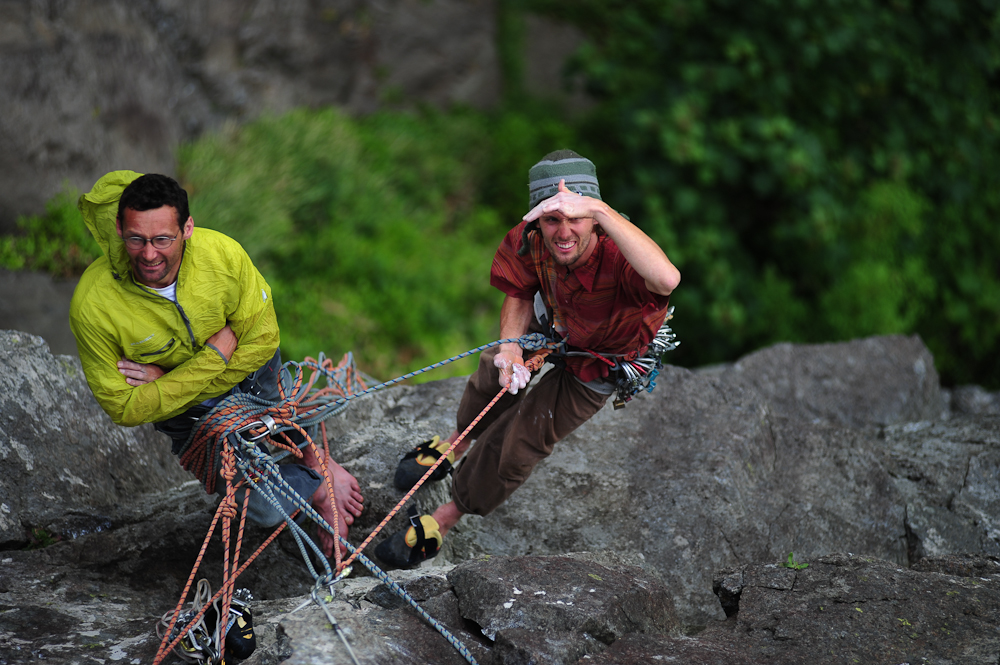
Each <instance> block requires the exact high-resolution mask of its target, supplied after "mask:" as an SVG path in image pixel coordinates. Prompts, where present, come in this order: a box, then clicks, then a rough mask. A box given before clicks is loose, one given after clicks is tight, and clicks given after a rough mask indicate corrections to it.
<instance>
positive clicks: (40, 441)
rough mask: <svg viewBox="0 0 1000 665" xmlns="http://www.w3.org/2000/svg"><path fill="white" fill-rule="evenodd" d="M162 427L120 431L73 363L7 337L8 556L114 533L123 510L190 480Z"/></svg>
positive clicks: (33, 340) (0, 384) (0, 537)
mask: <svg viewBox="0 0 1000 665" xmlns="http://www.w3.org/2000/svg"><path fill="white" fill-rule="evenodd" d="M163 441H164V439H163V437H162V435H160V434H158V433H157V432H155V431H154V430H153V428H152V426H148V425H147V426H143V427H137V428H134V429H128V428H123V427H116V426H114V425H113V424H112V423H111V421H110V420H109V419H108V417H107V415H106V414H105V413H104V412H103V411H102V410H101V408H100V407H99V406H98V405H97V402H96V401H95V400H94V396H93V394H92V393H91V392H90V388H88V387H87V383H86V381H85V380H84V377H83V370H82V369H81V367H80V361H79V359H78V358H76V357H73V356H53V355H52V354H50V353H49V350H48V346H47V345H46V344H45V340H43V339H42V338H41V337H36V336H34V335H29V334H26V333H19V332H15V331H10V330H4V331H0V547H11V546H16V545H23V544H26V543H28V541H29V540H30V539H31V537H32V530H34V529H40V530H43V531H44V532H45V535H42V534H41V533H40V534H39V536H40V537H42V538H49V537H53V538H75V537H78V536H80V535H83V534H86V533H89V532H93V531H102V530H107V529H109V528H111V527H112V526H113V525H112V523H111V519H110V518H111V513H112V512H114V511H115V509H116V506H118V505H121V504H129V503H131V502H132V501H134V499H135V497H136V496H137V495H139V494H143V493H147V492H155V491H161V490H166V489H169V488H171V487H173V486H175V485H178V484H180V483H182V482H184V481H186V480H189V479H190V477H189V476H188V475H187V474H186V473H185V472H184V471H183V470H182V469H181V468H180V465H178V464H177V461H176V460H175V459H174V458H173V456H172V455H171V454H170V450H169V447H167V446H164V445H163Z"/></svg>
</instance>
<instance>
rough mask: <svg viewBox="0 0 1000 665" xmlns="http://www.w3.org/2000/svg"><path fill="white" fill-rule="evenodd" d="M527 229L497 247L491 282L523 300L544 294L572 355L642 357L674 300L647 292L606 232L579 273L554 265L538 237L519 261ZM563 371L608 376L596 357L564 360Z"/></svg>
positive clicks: (531, 237)
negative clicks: (575, 352)
mask: <svg viewBox="0 0 1000 665" xmlns="http://www.w3.org/2000/svg"><path fill="white" fill-rule="evenodd" d="M526 223H527V222H521V223H520V224H518V225H517V226H515V227H514V228H513V229H511V230H510V231H509V232H508V233H507V235H506V236H505V237H504V239H503V241H502V242H501V243H500V248H499V249H497V253H496V255H495V256H494V257H493V267H492V269H491V270H490V284H492V285H493V286H495V287H496V288H498V289H500V290H501V291H503V292H504V293H506V294H507V295H509V296H511V297H513V298H520V299H521V300H532V299H533V298H534V297H535V292H536V291H541V292H542V297H543V298H544V299H545V303H546V305H548V307H549V309H550V310H551V311H552V314H553V316H552V318H553V325H554V326H555V329H556V332H558V333H559V334H560V335H562V336H563V339H565V340H566V342H567V344H568V345H569V346H571V347H574V348H572V349H570V350H583V349H586V350H590V351H595V352H597V353H605V354H622V355H623V356H624V358H625V359H627V360H631V359H634V358H636V357H638V356H640V355H641V354H642V353H643V352H644V351H645V350H646V347H647V346H648V345H649V343H650V341H652V339H653V337H654V336H655V335H656V332H657V331H658V330H659V329H660V326H661V325H662V324H663V319H664V318H666V315H667V307H668V305H669V303H670V297H669V296H662V295H660V294H658V293H652V292H651V291H650V290H649V289H647V288H646V282H645V280H644V279H643V278H642V277H640V276H639V274H638V273H637V272H636V271H635V269H634V268H632V266H631V265H629V263H628V261H626V260H625V257H624V256H622V253H621V252H620V251H619V249H618V245H616V244H615V242H614V241H613V240H612V239H611V238H609V237H608V236H607V235H605V234H604V233H603V232H602V233H600V234H599V235H598V244H597V247H596V248H595V249H594V253H593V254H591V255H590V259H589V260H588V261H587V263H585V264H584V265H582V266H580V267H578V268H577V269H576V270H569V269H567V268H566V267H564V266H560V265H559V264H557V263H556V262H555V261H554V260H553V259H552V256H551V254H550V253H549V251H548V249H546V248H545V245H544V243H543V242H542V234H541V232H540V231H536V232H534V233H531V234H530V235H529V236H528V240H529V243H530V249H529V251H528V253H527V254H525V255H524V256H518V255H517V250H518V249H520V247H521V234H522V230H523V228H524V225H525V224H526ZM566 368H567V370H569V371H570V372H571V373H572V374H573V375H574V376H576V377H577V378H578V379H580V380H581V381H584V382H588V381H593V380H594V379H597V378H600V377H605V376H607V375H608V371H609V370H610V367H609V366H608V364H607V363H605V362H603V361H601V360H599V359H597V358H593V357H581V356H567V358H566Z"/></svg>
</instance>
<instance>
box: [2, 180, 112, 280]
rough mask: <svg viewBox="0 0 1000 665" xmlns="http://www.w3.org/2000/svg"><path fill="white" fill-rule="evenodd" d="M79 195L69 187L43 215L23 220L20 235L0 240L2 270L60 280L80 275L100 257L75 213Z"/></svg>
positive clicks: (4, 237)
mask: <svg viewBox="0 0 1000 665" xmlns="http://www.w3.org/2000/svg"><path fill="white" fill-rule="evenodd" d="M79 197H80V193H79V192H78V191H76V190H74V189H72V188H71V187H69V186H68V185H66V186H64V187H63V191H62V192H60V193H59V194H57V195H56V196H55V197H54V198H53V199H52V200H50V201H49V202H48V203H47V204H46V205H45V214H44V215H30V216H27V217H20V218H18V220H17V226H18V229H19V230H20V232H21V233H20V234H18V235H12V236H0V266H3V267H4V268H8V269H10V270H41V271H44V272H49V273H52V274H53V275H57V276H60V277H72V276H74V275H79V274H81V273H82V272H83V271H84V269H85V268H86V267H87V266H88V265H90V263H91V262H92V261H93V260H94V259H96V258H97V257H99V256H100V255H101V249H100V247H98V246H97V242H96V241H95V240H94V238H93V237H92V236H91V235H90V232H89V231H87V228H86V227H85V226H84V225H83V221H82V219H81V218H80V213H79V211H77V209H76V200H77V199H78V198H79Z"/></svg>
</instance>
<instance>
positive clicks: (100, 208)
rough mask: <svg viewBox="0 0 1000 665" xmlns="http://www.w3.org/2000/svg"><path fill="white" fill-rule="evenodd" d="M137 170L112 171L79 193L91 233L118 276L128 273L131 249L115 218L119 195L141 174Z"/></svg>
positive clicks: (85, 221)
mask: <svg viewBox="0 0 1000 665" xmlns="http://www.w3.org/2000/svg"><path fill="white" fill-rule="evenodd" d="M141 175H142V174H141V173H136V172H135V171H112V172H111V173H108V174H107V175H105V176H103V177H102V178H101V179H100V180H98V181H97V182H96V183H94V187H93V189H91V190H90V191H89V192H87V193H86V194H84V195H83V196H81V197H80V200H79V201H77V204H76V207H77V208H79V210H80V214H81V215H83V221H84V223H86V224H87V228H88V229H89V230H90V234H91V235H92V236H94V240H96V241H97V244H98V245H100V247H101V251H102V252H104V256H106V257H108V262H109V263H110V264H111V270H112V271H113V272H114V273H115V277H116V278H117V277H121V276H123V275H127V274H129V260H128V252H126V251H125V242H124V241H123V240H122V239H121V238H120V237H119V236H118V229H117V225H116V221H115V220H116V219H117V217H118V199H120V198H121V197H122V192H124V191H125V188H126V187H128V186H129V184H130V183H131V182H132V181H133V180H135V179H136V178H138V177H139V176H141Z"/></svg>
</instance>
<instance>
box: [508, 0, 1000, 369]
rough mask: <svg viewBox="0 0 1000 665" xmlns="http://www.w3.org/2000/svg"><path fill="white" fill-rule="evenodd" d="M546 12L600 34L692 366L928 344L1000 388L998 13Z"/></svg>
mask: <svg viewBox="0 0 1000 665" xmlns="http://www.w3.org/2000/svg"><path fill="white" fill-rule="evenodd" d="M508 2H513V3H515V4H517V5H519V6H522V7H527V6H528V5H527V3H525V2H523V1H522V0H508ZM530 9H531V10H532V11H543V12H549V13H551V14H552V15H553V16H555V17H559V18H561V19H563V20H567V19H568V20H570V21H573V22H575V23H576V24H577V25H578V26H579V27H580V28H581V29H582V30H583V31H585V32H586V33H587V35H588V39H587V42H586V44H585V45H584V47H583V48H582V49H581V51H580V52H579V54H578V57H577V59H576V63H575V67H576V73H577V74H579V75H582V76H583V77H584V78H585V80H586V81H587V85H588V86H589V90H590V91H591V93H592V94H593V95H595V96H596V97H597V99H598V104H597V109H596V112H595V113H594V114H593V116H592V117H591V118H590V119H589V120H588V125H587V132H588V135H589V136H591V138H592V139H593V143H594V145H595V146H596V147H597V149H598V153H597V154H596V156H595V161H597V163H598V165H599V167H600V170H601V178H602V188H603V187H606V188H607V189H608V191H609V193H610V196H609V200H611V201H613V202H615V204H616V205H618V206H620V207H621V209H623V210H627V211H629V212H632V213H633V214H634V219H636V220H637V221H638V222H639V223H640V224H641V225H642V226H643V227H644V228H645V229H646V230H647V232H649V233H650V234H651V235H652V236H653V237H654V238H655V239H656V240H657V241H658V242H659V243H660V244H661V245H662V246H663V247H664V248H665V249H666V251H667V252H668V254H669V255H670V257H671V259H673V260H675V262H676V263H677V264H678V267H679V268H680V269H681V271H682V273H683V275H684V281H683V283H682V285H681V287H680V289H678V291H677V294H676V297H675V299H674V303H675V304H676V306H677V310H678V319H677V329H678V331H679V334H680V335H681V336H682V337H683V338H685V339H696V340H698V343H697V344H690V343H689V344H687V345H685V346H683V347H682V348H681V350H680V351H681V352H682V353H679V354H678V359H681V358H683V359H684V362H685V364H700V363H705V362H716V361H720V360H729V359H733V358H735V357H737V356H738V355H740V354H742V353H744V352H747V351H749V350H752V349H754V348H757V347H759V346H761V345H763V344H768V343H772V342H776V341H783V340H790V341H813V342H818V341H828V340H840V339H846V338H849V337H856V336H863V335H871V334H885V333H914V332H916V333H919V334H920V335H921V336H922V337H923V339H924V340H925V342H926V343H927V344H928V345H929V346H930V348H931V349H932V351H933V352H934V354H935V357H936V361H937V365H938V368H939V369H940V370H941V371H942V374H943V377H944V379H945V380H946V381H949V382H967V381H977V382H980V383H983V384H986V385H992V386H994V387H1000V349H998V342H997V340H998V339H1000V307H998V303H1000V275H998V272H997V269H996V262H997V256H998V255H1000V226H998V225H997V223H996V220H997V218H998V216H1000V181H998V176H997V173H1000V87H998V86H997V81H998V80H1000V79H998V75H1000V6H998V5H997V3H996V2H992V1H989V2H987V1H976V0H973V1H970V2H963V3H960V2H953V1H948V0H923V1H921V0H893V1H892V2H872V1H871V0H847V1H837V2H834V1H833V0H797V1H796V2H787V1H779V0H760V1H758V2H739V1H738V0H629V1H628V2H622V1H620V0H618V1H611V2H608V1H607V0H601V1H600V2H598V1H596V0H582V1H581V2H578V3H574V4H572V5H566V4H565V3H559V2H555V1H554V0H539V1H538V2H533V3H531V5H530ZM605 182H606V183H607V184H606V185H605Z"/></svg>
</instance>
